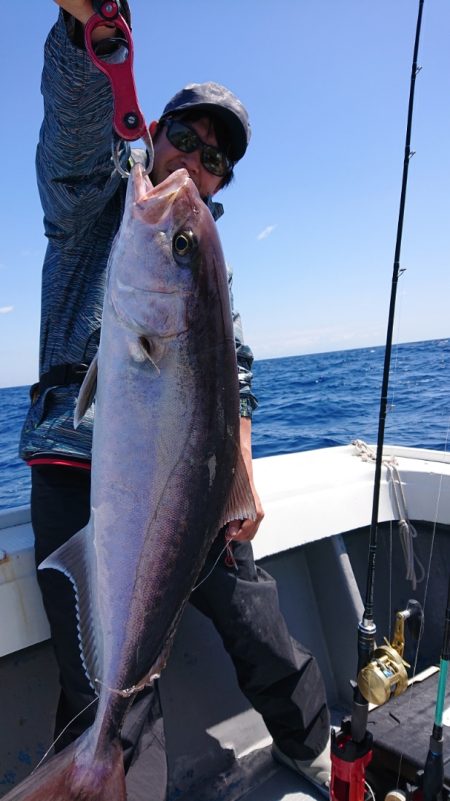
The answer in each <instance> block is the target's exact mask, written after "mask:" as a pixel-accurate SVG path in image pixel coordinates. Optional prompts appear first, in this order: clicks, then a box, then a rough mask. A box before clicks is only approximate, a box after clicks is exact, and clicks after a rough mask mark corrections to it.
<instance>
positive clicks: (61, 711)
mask: <svg viewBox="0 0 450 801" xmlns="http://www.w3.org/2000/svg"><path fill="white" fill-rule="evenodd" d="M89 513H90V473H89V471H87V470H82V469H72V468H67V467H62V468H59V467H51V466H48V467H33V468H32V492H31V515H32V524H33V529H34V534H35V541H36V546H35V547H36V562H37V564H39V563H40V562H41V561H42V560H43V559H45V557H46V556H48V555H49V554H50V553H52V551H54V550H55V549H56V548H57V547H59V546H60V545H62V544H63V543H64V542H66V541H67V540H68V539H69V537H71V536H72V534H74V533H75V532H77V531H78V530H79V529H81V528H83V527H84V526H85V525H86V523H87V521H88V519H89ZM222 548H223V537H222V536H221V535H219V537H218V539H217V541H216V542H215V543H214V545H213V548H212V549H211V552H210V554H209V556H208V559H207V562H206V564H205V567H204V569H203V572H202V575H201V577H200V579H199V585H200V586H198V589H196V590H195V591H194V592H193V594H192V596H191V603H192V604H193V605H194V606H195V607H196V608H197V609H199V610H200V611H201V612H203V613H204V614H205V615H207V616H208V617H209V618H210V619H211V620H212V621H213V623H214V625H215V626H216V629H217V631H218V632H219V634H220V635H221V637H222V639H223V643H224V646H225V648H226V650H227V651H228V653H229V654H230V657H231V659H232V661H233V664H234V667H235V670H236V673H237V678H238V682H239V686H240V688H241V690H242V692H243V693H244V694H245V696H246V697H247V698H248V700H249V701H250V703H251V704H252V705H253V707H254V708H255V709H256V710H257V711H258V712H260V713H261V715H262V716H263V718H264V722H265V724H266V726H267V728H268V729H269V731H270V733H271V735H272V737H273V739H274V740H275V741H276V742H277V744H278V745H279V747H280V748H281V750H282V751H284V752H285V753H286V754H287V755H288V756H292V757H294V758H297V759H312V758H313V757H314V756H316V755H317V754H319V753H320V752H321V751H322V750H323V748H324V747H325V745H326V742H327V738H328V735H329V714H328V709H327V705H326V697H325V688H324V685H323V681H322V677H321V674H320V671H319V668H318V665H317V662H316V661H315V659H314V657H313V656H312V655H311V654H310V653H309V652H308V651H307V650H306V649H305V648H303V647H302V646H301V645H299V644H298V643H296V642H294V641H293V640H292V639H291V637H290V636H289V633H288V631H287V628H286V623H285V621H284V618H283V617H282V615H281V612H280V609H279V604H278V593H277V588H276V583H275V581H274V579H273V578H272V577H271V576H269V574H268V573H266V572H265V571H264V570H262V569H261V568H260V567H257V566H256V565H255V562H254V560H253V553H252V548H251V545H250V543H237V542H236V543H234V557H235V560H236V563H237V568H238V569H237V570H236V569H235V568H234V567H231V568H229V567H227V566H226V564H225V561H224V559H223V558H221V559H220V560H219V562H218V563H217V565H216V566H215V567H214V569H213V570H212V572H211V573H210V575H208V574H209V572H210V571H211V568H212V566H213V565H214V563H215V562H216V560H217V557H218V555H219V554H220V551H221V549H222ZM205 576H206V577H207V578H206V580H204V581H202V578H204V577H205ZM38 581H39V585H40V588H41V592H42V596H43V600H44V606H45V609H46V612H47V616H48V619H49V622H50V628H51V632H52V638H53V644H54V647H55V652H56V658H57V661H58V665H59V669H60V682H61V695H60V700H59V705H58V710H57V716H56V727H55V732H56V733H55V736H57V735H58V734H59V733H61V732H62V731H63V730H64V729H65V730H64V733H63V734H62V736H61V738H60V739H59V740H58V743H57V745H56V749H57V750H61V749H62V748H63V747H65V746H66V745H67V744H68V743H69V742H71V741H73V740H74V739H75V738H76V737H78V735H79V734H81V732H82V731H84V730H85V729H86V728H87V727H88V726H89V725H91V723H92V721H93V719H94V717H95V710H96V705H95V704H93V705H92V706H91V707H89V709H85V707H86V706H87V705H88V704H89V702H90V701H92V699H93V697H94V696H93V691H92V689H91V687H90V685H89V682H88V680H87V678H86V676H85V674H84V670H83V667H82V664H81V660H80V654H79V650H78V637H77V628H76V616H75V606H74V594H73V589H72V585H71V583H70V582H69V580H68V579H67V578H66V577H65V576H64V575H63V574H62V573H59V572H57V571H55V570H43V571H38ZM82 710H85V711H82ZM80 713H81V714H80ZM75 715H78V717H77V718H76V720H73V718H74V717H75ZM65 727H67V728H65ZM122 742H123V746H124V754H125V766H126V770H127V791H128V797H129V799H130V801H148V788H149V786H151V787H152V790H153V791H155V792H153V791H152V801H163V799H165V797H166V795H165V794H166V790H165V787H166V780H167V767H166V756H165V746H164V728H163V723H162V713H161V706H160V701H159V693H158V689H157V686H154V687H153V688H148V689H146V690H145V691H143V692H141V693H139V694H138V695H137V696H136V699H135V701H134V703H133V705H132V707H131V709H130V712H129V713H128V715H127V717H126V720H125V723H124V726H123V730H122ZM156 787H160V792H159V795H158V794H157V793H156Z"/></svg>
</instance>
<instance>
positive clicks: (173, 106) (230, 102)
mask: <svg viewBox="0 0 450 801" xmlns="http://www.w3.org/2000/svg"><path fill="white" fill-rule="evenodd" d="M191 108H196V109H199V110H200V109H205V111H208V110H209V111H211V112H214V114H215V115H216V116H217V117H220V118H221V119H222V120H223V122H224V123H225V125H226V126H227V128H228V130H229V132H230V136H231V142H230V145H231V157H232V159H233V160H234V161H239V159H241V158H242V156H243V155H244V153H245V151H246V150H247V145H248V143H249V142H250V137H251V128H250V123H249V120H248V114H247V110H246V109H245V107H244V106H243V105H242V103H241V101H240V100H239V99H238V98H237V97H236V95H234V94H233V92H230V90H229V89H227V88H226V86H221V85H220V83H212V82H209V83H190V84H188V85H187V86H185V87H184V89H181V91H180V92H177V94H176V95H174V96H173V97H172V99H171V100H169V102H168V103H167V105H166V107H165V108H164V111H163V113H162V114H161V119H162V120H163V119H164V118H165V117H169V116H170V115H171V114H174V113H177V112H181V111H187V110H188V109H191Z"/></svg>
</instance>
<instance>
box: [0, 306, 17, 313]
mask: <svg viewBox="0 0 450 801" xmlns="http://www.w3.org/2000/svg"><path fill="white" fill-rule="evenodd" d="M12 311H14V306H0V314H9V313H10V312H12Z"/></svg>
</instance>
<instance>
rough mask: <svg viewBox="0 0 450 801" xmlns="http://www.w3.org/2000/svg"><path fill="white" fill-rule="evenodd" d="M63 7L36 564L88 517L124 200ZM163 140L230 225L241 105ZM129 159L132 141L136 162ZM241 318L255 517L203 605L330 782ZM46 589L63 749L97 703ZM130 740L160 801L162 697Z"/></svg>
mask: <svg viewBox="0 0 450 801" xmlns="http://www.w3.org/2000/svg"><path fill="white" fill-rule="evenodd" d="M56 2H57V4H58V5H60V6H61V9H62V10H61V11H60V15H59V19H58V22H57V23H56V25H55V26H54V28H53V29H52V31H51V32H50V35H49V37H48V40H47V43H46V49H45V61H44V70H43V78H42V91H43V96H44V105H45V114H44V121H43V125H42V128H41V135H40V141H39V145H38V150H37V176H38V185H39V190H40V195H41V200H42V205H43V209H44V214H45V218H44V224H45V233H46V236H47V237H48V240H49V244H48V249H47V253H46V257H45V262H44V267H43V277H42V315H41V338H40V380H39V382H38V384H37V385H35V386H34V387H33V388H32V393H31V394H32V402H31V406H30V409H29V412H28V415H27V418H26V420H25V423H24V427H23V431H22V438H21V455H22V457H23V458H24V459H26V460H27V462H28V463H29V464H30V466H31V468H32V496H31V508H32V523H33V529H34V533H35V541H36V561H37V563H40V562H41V561H42V560H43V559H44V558H45V557H46V556H47V555H48V554H50V553H51V552H52V551H53V550H55V549H56V548H57V547H59V546H60V545H61V544H62V543H63V542H65V541H67V539H68V538H69V537H70V536H72V535H73V534H74V533H75V532H77V531H78V530H79V529H81V528H83V527H84V526H85V525H86V523H87V520H88V518H89V513H90V497H89V496H90V453H91V436H92V424H93V410H92V409H91V410H90V411H89V412H88V414H87V415H86V416H85V418H84V419H83V421H82V422H81V424H80V426H79V427H78V428H77V430H75V429H74V427H73V411H74V405H75V400H76V397H77V395H78V392H79V387H80V383H81V381H82V379H83V376H84V374H85V372H86V366H87V365H88V364H89V363H90V362H91V360H92V358H93V357H94V355H95V352H96V350H97V347H98V341H99V333H100V325H101V312H102V304H103V294H104V286H105V274H106V264H107V259H108V255H109V251H110V249H111V245H112V241H113V239H114V236H115V234H116V232H117V230H118V228H119V225H120V221H121V217H122V212H123V205H124V197H125V190H126V182H125V181H124V180H123V178H121V176H120V175H119V174H118V172H117V171H116V170H115V169H114V165H113V163H112V160H111V150H110V142H111V126H112V97H111V91H110V87H109V84H108V81H107V79H106V78H105V77H104V75H103V74H102V73H101V72H100V71H99V70H97V69H96V68H95V67H94V66H93V65H92V63H91V61H90V59H89V57H88V56H87V54H86V52H85V50H84V39H83V25H84V24H85V23H86V21H87V20H88V19H89V17H90V16H91V15H92V13H93V10H92V4H91V2H90V0H56ZM124 6H125V7H124V14H125V15H126V16H128V14H129V12H128V7H127V6H126V4H124ZM114 33H115V31H114V28H112V27H111V26H110V25H105V26H101V27H100V28H97V29H96V30H95V32H94V35H95V38H96V40H97V46H98V47H100V48H101V49H102V52H103V54H104V57H105V58H111V59H120V57H121V45H120V42H119V43H117V41H116V40H115V37H114ZM150 130H151V133H152V136H153V138H154V148H155V161H154V168H153V172H152V176H151V178H152V181H153V183H154V184H158V183H159V182H160V181H162V180H164V178H166V177H167V175H169V174H170V173H171V172H174V171H175V170H177V169H179V168H180V167H184V168H185V169H187V170H188V172H189V175H190V176H191V178H192V180H193V181H194V183H195V184H196V186H197V188H198V190H199V192H200V195H201V197H202V198H203V199H204V201H205V203H207V204H208V206H209V207H210V209H211V210H212V212H213V214H214V215H215V217H216V218H217V216H219V212H220V209H221V207H220V205H219V204H215V203H214V202H213V201H212V197H213V196H214V195H215V194H216V192H217V191H218V190H219V189H220V188H223V187H224V186H226V185H227V184H228V183H229V182H230V181H231V179H232V176H233V168H234V165H235V164H236V162H237V161H239V159H240V158H242V156H243V155H244V153H245V151H246V148H247V145H248V142H249V139H250V126H249V123H248V117H247V112H246V110H245V108H244V106H243V105H242V103H241V102H240V101H239V100H238V98H237V97H236V96H235V95H234V94H232V93H231V92H230V91H229V90H228V89H226V88H225V87H223V86H219V85H218V84H213V83H206V84H193V85H191V86H189V87H185V88H184V89H182V90H181V91H180V92H179V93H178V94H176V95H175V96H174V97H173V98H172V100H170V101H169V103H168V104H167V105H166V107H165V108H164V110H163V113H162V115H161V117H160V119H159V121H157V122H154V123H152V125H151V126H150ZM128 156H129V153H128V151H127V149H126V148H125V147H124V148H123V151H122V155H121V158H122V159H123V162H124V164H125V163H126V161H127V160H128ZM234 321H235V337H236V348H237V362H238V371H239V383H240V401H241V449H242V453H243V457H244V461H245V464H246V467H247V470H248V474H249V478H250V482H251V486H252V490H253V492H254V496H255V502H256V507H257V519H256V520H255V521H251V520H244V521H235V522H233V523H230V524H229V525H228V529H227V532H226V534H224V533H223V532H222V533H221V534H220V535H219V537H218V540H217V542H216V543H215V545H214V547H213V549H212V551H211V554H210V556H209V557H208V560H207V563H206V566H205V569H204V572H203V580H201V581H200V585H199V586H198V589H197V590H196V591H195V592H194V593H193V595H192V599H191V600H192V603H194V605H195V606H196V607H197V608H198V609H200V610H201V611H203V612H204V613H205V614H207V615H208V616H209V617H210V618H211V619H212V620H213V622H214V624H215V625H216V628H217V629H218V631H219V633H220V634H221V636H222V638H223V642H224V645H225V648H226V649H227V650H228V652H229V654H230V656H231V658H232V660H233V663H234V666H235V668H236V672H237V677H238V681H239V684H240V687H241V689H242V691H243V692H244V693H245V695H246V696H247V698H248V699H249V700H250V702H251V703H252V704H253V706H254V707H255V708H256V709H257V710H258V711H259V712H260V713H261V714H262V716H263V718H264V720H265V722H266V725H267V727H268V729H269V731H270V732H271V734H272V735H273V738H274V742H275V743H276V745H275V746H274V749H275V750H274V755H275V756H276V757H277V758H278V759H280V760H282V761H284V762H287V764H289V765H290V766H291V767H293V768H295V769H296V770H299V771H300V772H302V773H303V774H304V775H305V776H307V777H308V778H309V779H311V780H312V781H315V782H316V783H317V784H318V785H319V786H320V787H322V788H323V787H324V786H325V785H326V782H327V781H328V778H329V757H328V751H327V741H328V734H329V716H328V710H327V707H326V700H325V692H324V687H323V683H322V679H321V676H320V673H319V670H318V667H317V664H316V662H315V660H314V658H313V657H312V656H311V655H310V654H309V653H308V652H306V651H305V650H304V649H303V648H301V646H298V645H297V644H293V643H292V641H291V639H290V637H289V634H288V632H287V629H286V625H285V623H284V620H283V618H282V616H281V614H280V610H279V606H278V598H277V591H276V585H275V582H274V580H273V579H272V578H271V577H270V576H268V574H267V573H265V572H264V571H262V570H261V569H260V568H257V567H256V566H255V563H254V561H253V555H252V550H251V544H250V540H251V539H252V538H253V537H254V536H255V534H256V531H257V529H258V526H259V523H260V522H261V520H262V517H263V511H262V507H261V503H260V500H259V498H258V495H257V492H256V490H255V488H254V485H253V478H252V463H251V415H252V410H253V408H254V406H255V405H256V401H255V398H254V396H253V394H252V392H251V365H252V361H253V356H252V353H251V351H250V349H249V348H248V347H247V346H246V345H244V343H243V338H242V330H241V325H240V318H239V315H238V314H236V313H234ZM225 537H226V538H228V539H232V540H233V549H234V559H235V563H236V567H234V566H233V567H231V568H230V567H228V566H227V565H226V564H225V563H224V561H223V559H221V560H220V561H219V562H218V563H217V564H216V562H217V555H218V554H220V551H221V550H222V549H223V543H224V538H225ZM213 568H214V569H213ZM38 579H39V584H40V587H41V591H42V595H43V600H44V605H45V608H46V611H47V615H48V618H49V622H50V626H51V632H52V639H53V643H54V647H55V653H56V657H57V661H58V665H59V668H60V681H61V696H60V701H59V706H58V711H57V719H56V735H57V736H58V738H59V739H58V741H57V744H56V748H57V750H59V749H61V748H63V747H64V746H65V745H67V744H68V743H69V742H71V741H72V740H74V739H75V738H76V737H77V736H78V735H79V734H80V733H81V732H82V731H84V730H85V729H86V728H87V727H88V726H89V725H90V724H91V722H92V720H93V718H94V716H95V699H94V696H93V692H92V689H91V687H90V685H89V683H88V681H87V679H86V676H85V673H84V670H83V667H82V664H81V660H80V654H79V650H78V639H77V628H76V616H75V608H74V597H73V591H72V587H71V585H70V583H69V582H68V580H67V579H66V578H65V577H64V576H63V575H62V574H60V573H58V572H56V571H53V570H46V571H40V572H39V574H38ZM243 608H245V612H246V614H245V615H243V614H242V609H243ZM261 609H263V610H264V614H261ZM256 610H258V612H257V611H256ZM122 741H123V746H124V753H125V765H126V768H127V771H128V773H127V790H128V796H129V798H130V799H131V801H149V799H148V787H149V786H151V787H152V798H151V801H159V800H160V799H164V798H165V795H166V779H167V776H166V760H165V749H164V731H163V725H162V716H161V710H160V704H159V696H158V690H157V687H154V688H149V689H148V690H145V691H143V692H142V693H140V694H139V695H138V696H137V698H136V700H135V703H134V704H133V707H132V709H131V711H130V713H129V715H128V716H127V719H126V722H125V726H124V729H123V732H122Z"/></svg>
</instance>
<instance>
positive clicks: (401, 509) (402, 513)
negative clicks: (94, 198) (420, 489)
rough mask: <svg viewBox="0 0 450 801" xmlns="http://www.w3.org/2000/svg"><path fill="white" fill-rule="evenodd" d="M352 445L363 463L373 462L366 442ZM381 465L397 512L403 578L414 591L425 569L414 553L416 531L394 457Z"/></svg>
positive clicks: (423, 575) (371, 451)
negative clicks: (404, 573) (409, 516)
mask: <svg viewBox="0 0 450 801" xmlns="http://www.w3.org/2000/svg"><path fill="white" fill-rule="evenodd" d="M352 445H353V446H354V448H355V450H356V455H357V456H359V457H360V459H361V460H362V461H363V462H375V459H376V453H375V450H374V449H373V448H370V447H369V446H368V445H367V443H366V442H364V441H363V440H361V439H355V440H353V442H352ZM382 463H383V464H384V466H385V467H386V469H387V475H388V482H389V483H390V486H391V488H392V495H393V498H394V501H395V506H396V510H397V516H398V528H399V535H400V543H401V546H402V550H403V557H404V559H405V566H406V576H405V578H406V580H407V581H410V582H411V584H412V588H413V590H416V588H417V585H418V584H420V583H421V582H422V581H423V580H424V578H425V568H424V566H423V564H422V562H421V561H420V559H419V558H418V556H417V555H416V554H415V553H414V540H415V539H416V537H417V530H416V528H415V527H414V526H413V524H412V523H411V521H410V520H409V519H408V512H407V509H406V499H405V493H404V491H403V484H402V479H401V476H400V471H399V469H398V462H397V459H396V457H395V456H390V457H386V458H384V459H383V460H382ZM416 565H417V568H418V571H419V578H418V577H417V575H416V570H415V567H416Z"/></svg>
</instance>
